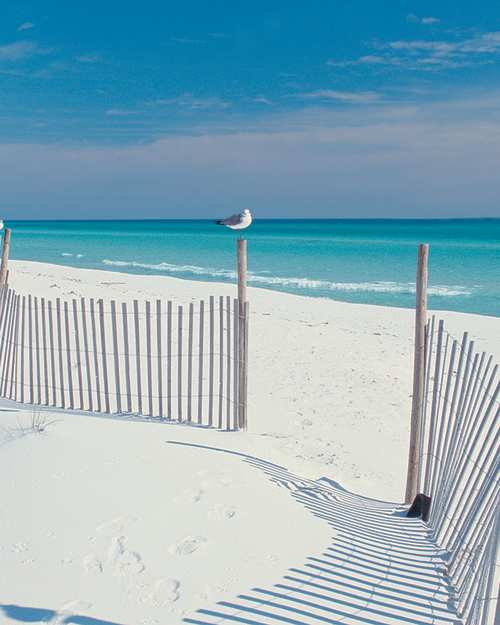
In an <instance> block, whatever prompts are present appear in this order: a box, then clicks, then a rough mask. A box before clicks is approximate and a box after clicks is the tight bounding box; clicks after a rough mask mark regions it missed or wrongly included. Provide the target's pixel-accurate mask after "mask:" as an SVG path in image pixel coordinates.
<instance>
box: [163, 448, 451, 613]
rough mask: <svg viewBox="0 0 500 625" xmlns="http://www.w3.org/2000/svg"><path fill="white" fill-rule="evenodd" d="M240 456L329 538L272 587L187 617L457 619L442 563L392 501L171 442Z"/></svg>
mask: <svg viewBox="0 0 500 625" xmlns="http://www.w3.org/2000/svg"><path fill="white" fill-rule="evenodd" d="M169 443H171V444H177V445H187V446H191V447H198V448H200V449H204V450H207V451H208V450H210V451H215V452H219V453H229V454H234V455H237V456H240V457H241V459H242V460H243V461H244V462H247V463H248V464H250V465H251V466H252V467H254V468H256V469H259V470H261V471H263V472H264V473H265V474H266V475H267V477H268V478H269V479H270V480H271V481H272V482H273V483H274V484H276V486H278V487H281V488H286V489H287V490H289V491H290V494H291V496H292V497H293V498H294V499H295V500H296V501H297V502H298V503H299V504H301V505H303V506H304V507H305V508H307V510H309V511H310V512H311V513H312V514H313V515H314V516H316V517H317V518H319V519H321V520H322V521H325V522H326V523H328V524H329V526H330V527H331V528H332V530H334V532H335V535H334V536H333V538H332V542H331V544H330V545H329V546H328V547H327V548H326V549H325V551H324V552H323V553H322V554H320V555H311V556H309V557H308V558H307V560H306V562H305V563H304V564H303V565H302V566H297V567H291V568H289V569H288V571H287V573H286V575H284V576H283V577H282V579H280V581H279V582H278V583H276V584H275V585H274V586H272V587H268V588H263V587H259V586H255V587H253V588H251V589H249V590H248V592H245V593H243V594H240V595H238V596H237V597H236V598H235V599H233V600H225V601H220V602H218V603H217V604H216V605H214V607H212V608H210V609H208V608H201V609H199V610H198V611H197V612H196V613H195V614H194V615H192V616H190V617H186V618H184V622H185V623H191V624H193V625H214V624H215V623H221V622H228V623H230V622H231V623H245V624H248V625H274V624H278V623H288V624H290V625H312V624H314V623H345V624H347V625H351V624H352V625H360V624H364V625H379V624H386V623H387V624H391V625H393V624H394V625H396V624H399V625H401V624H404V623H408V624H411V625H417V624H427V623H428V624H431V623H432V624H434V625H437V624H443V625H444V624H448V625H449V624H452V623H458V622H459V621H458V618H457V616H456V612H455V610H454V606H453V602H452V596H453V589H452V588H451V587H450V585H449V582H448V580H447V578H446V575H445V571H444V562H443V559H442V554H441V552H440V550H439V548H438V546H437V545H436V544H435V543H433V541H432V540H431V537H430V535H429V530H428V528H427V527H426V526H425V524H424V523H423V522H422V521H421V520H420V519H408V518H406V517H405V516H404V514H403V511H402V509H401V508H399V507H398V505H397V504H393V503H389V502H383V501H378V500H375V499H369V498H367V497H362V496H359V495H355V494H353V493H350V492H348V491H347V490H345V489H343V488H342V487H341V486H340V485H339V484H337V483H336V482H333V481H331V480H328V479H325V478H321V479H319V480H316V481H311V480H307V479H302V478H301V477H299V476H297V475H294V474H293V473H290V472H289V471H288V470H286V469H285V468H284V467H281V466H279V465H276V464H272V463H270V462H266V461H264V460H260V459H258V458H255V457H252V456H249V455H246V454H243V453H239V452H234V451H228V450H225V449H217V448H214V447H208V446H204V445H194V444H191V443H181V442H176V441H169Z"/></svg>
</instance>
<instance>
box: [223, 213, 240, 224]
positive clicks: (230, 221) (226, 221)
mask: <svg viewBox="0 0 500 625" xmlns="http://www.w3.org/2000/svg"><path fill="white" fill-rule="evenodd" d="M220 223H221V224H223V225H224V226H237V225H238V224H239V223H241V215H240V214H239V213H238V214H236V215H231V217H226V219H221V220H220Z"/></svg>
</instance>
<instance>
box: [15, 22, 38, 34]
mask: <svg viewBox="0 0 500 625" xmlns="http://www.w3.org/2000/svg"><path fill="white" fill-rule="evenodd" d="M32 28H35V25H34V24H33V22H23V23H22V24H19V26H18V28H17V32H21V31H23V30H31V29H32Z"/></svg>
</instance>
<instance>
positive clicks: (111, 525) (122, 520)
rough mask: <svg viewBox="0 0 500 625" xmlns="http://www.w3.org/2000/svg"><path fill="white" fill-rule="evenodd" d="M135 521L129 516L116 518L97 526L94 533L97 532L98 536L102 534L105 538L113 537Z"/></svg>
mask: <svg viewBox="0 0 500 625" xmlns="http://www.w3.org/2000/svg"><path fill="white" fill-rule="evenodd" d="M136 520H137V519H136V518H135V517H133V516H129V515H126V516H118V517H116V518H114V519H110V520H109V521H104V522H103V523H101V524H100V525H98V526H97V527H96V531H97V532H99V534H104V535H105V536H106V535H108V536H114V535H115V534H116V533H117V532H123V531H124V530H125V528H126V527H127V526H128V525H130V524H131V523H133V522H134V521H136Z"/></svg>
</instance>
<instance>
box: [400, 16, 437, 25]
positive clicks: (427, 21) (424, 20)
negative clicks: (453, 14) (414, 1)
mask: <svg viewBox="0 0 500 625" xmlns="http://www.w3.org/2000/svg"><path fill="white" fill-rule="evenodd" d="M406 21H407V22H411V23H413V24H423V25H424V26H432V25H433V24H439V23H440V21H441V20H440V19H439V18H437V17H432V16H431V15H428V16H426V17H419V16H418V15H415V13H409V14H408V15H407V16H406Z"/></svg>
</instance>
